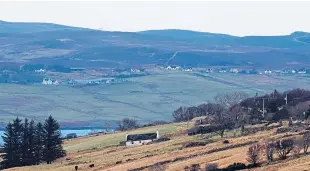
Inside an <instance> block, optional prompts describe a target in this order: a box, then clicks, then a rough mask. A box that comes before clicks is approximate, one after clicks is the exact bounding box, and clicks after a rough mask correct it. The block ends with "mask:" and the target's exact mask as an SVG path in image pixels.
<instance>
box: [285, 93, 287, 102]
mask: <svg viewBox="0 0 310 171" xmlns="http://www.w3.org/2000/svg"><path fill="white" fill-rule="evenodd" d="M285 104H287V93H286V95H285Z"/></svg>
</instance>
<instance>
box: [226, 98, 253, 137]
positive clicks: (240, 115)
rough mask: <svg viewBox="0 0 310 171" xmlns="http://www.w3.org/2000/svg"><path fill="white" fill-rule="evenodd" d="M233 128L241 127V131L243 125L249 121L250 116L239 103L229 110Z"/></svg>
mask: <svg viewBox="0 0 310 171" xmlns="http://www.w3.org/2000/svg"><path fill="white" fill-rule="evenodd" d="M229 112H230V115H231V118H232V119H233V123H234V124H235V128H238V127H241V132H243V130H244V125H245V124H246V123H248V122H249V119H250V116H249V113H248V111H247V109H245V108H244V107H242V106H241V105H240V104H237V105H234V106H232V107H231V108H230V110H229Z"/></svg>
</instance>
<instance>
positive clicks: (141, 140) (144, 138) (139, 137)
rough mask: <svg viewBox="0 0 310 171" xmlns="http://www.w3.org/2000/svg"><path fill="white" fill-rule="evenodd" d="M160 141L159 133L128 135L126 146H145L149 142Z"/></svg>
mask: <svg viewBox="0 0 310 171" xmlns="http://www.w3.org/2000/svg"><path fill="white" fill-rule="evenodd" d="M157 139H159V133H158V131H156V133H146V134H132V135H128V134H126V146H136V145H145V144H147V143H149V142H153V141H154V140H157Z"/></svg>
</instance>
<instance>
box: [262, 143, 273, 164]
mask: <svg viewBox="0 0 310 171" xmlns="http://www.w3.org/2000/svg"><path fill="white" fill-rule="evenodd" d="M262 148H264V149H263V150H264V153H265V156H266V159H267V161H268V162H272V161H273V154H274V152H275V143H274V141H269V142H266V143H264V145H263V147H262Z"/></svg>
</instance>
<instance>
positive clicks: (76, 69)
mask: <svg viewBox="0 0 310 171" xmlns="http://www.w3.org/2000/svg"><path fill="white" fill-rule="evenodd" d="M70 70H71V71H84V70H85V68H78V67H71V68H70Z"/></svg>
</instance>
